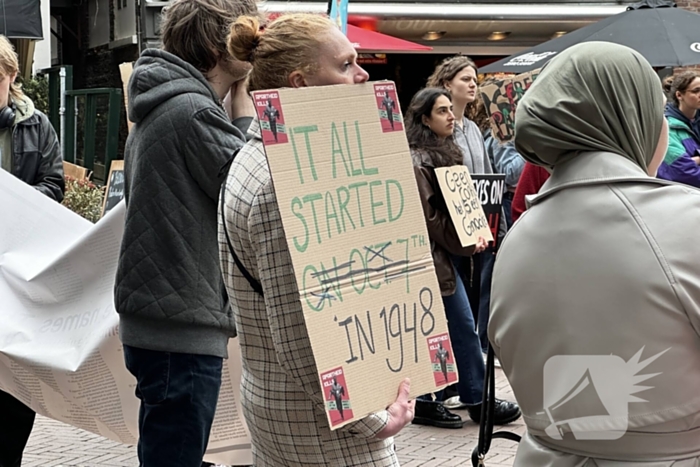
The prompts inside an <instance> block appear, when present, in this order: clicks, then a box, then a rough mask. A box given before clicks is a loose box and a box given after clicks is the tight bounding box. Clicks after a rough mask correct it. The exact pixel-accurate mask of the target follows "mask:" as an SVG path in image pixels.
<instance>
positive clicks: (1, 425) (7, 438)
mask: <svg viewBox="0 0 700 467" xmlns="http://www.w3.org/2000/svg"><path fill="white" fill-rule="evenodd" d="M35 417H36V413H35V412H34V411H33V410H32V409H30V408H29V407H27V406H26V405H24V404H23V403H21V402H20V401H18V400H17V399H15V398H14V397H13V396H11V395H9V394H8V393H6V392H3V391H0V467H19V466H20V465H22V452H23V451H24V447H25V446H26V445H27V440H28V439H29V435H30V434H31V433H32V427H33V426H34V418H35Z"/></svg>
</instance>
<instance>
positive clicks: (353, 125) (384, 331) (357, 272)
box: [253, 82, 457, 429]
mask: <svg viewBox="0 0 700 467" xmlns="http://www.w3.org/2000/svg"><path fill="white" fill-rule="evenodd" d="M393 86H394V85H393V83H390V82H380V83H366V84H358V85H343V86H324V87H314V88H301V89H280V90H268V91H258V92H254V93H253V97H254V100H255V102H256V108H257V110H258V118H259V120H260V121H261V122H269V115H270V112H267V110H266V109H268V108H270V107H274V108H275V109H276V113H275V115H276V116H275V118H276V119H277V121H278V122H279V121H283V122H284V131H283V132H282V131H281V130H280V128H279V126H278V128H277V133H278V134H277V139H275V137H274V133H273V131H272V126H270V127H269V130H266V129H263V141H264V144H265V150H266V152H267V158H268V163H269V166H270V172H271V174H272V179H273V183H274V186H275V193H276V196H277V201H278V203H279V208H280V212H281V215H282V222H283V225H284V230H285V236H286V238H287V242H288V245H289V251H290V254H291V258H292V263H293V266H294V273H295V276H296V280H297V285H298V288H299V294H300V297H299V298H300V300H301V305H302V308H303V311H304V317H305V322H306V327H307V329H308V334H309V339H310V341H311V345H312V347H313V350H314V358H315V361H316V366H317V368H318V372H319V384H320V385H321V386H320V387H321V388H322V390H323V394H324V398H325V402H326V414H327V417H328V421H329V424H330V426H331V428H332V429H336V428H338V427H341V426H343V425H345V424H347V423H349V422H351V421H353V420H359V419H361V418H363V417H365V416H366V415H368V414H370V413H372V412H376V411H379V410H383V409H384V408H386V407H387V406H388V405H389V404H390V403H392V402H393V401H394V400H395V399H396V393H397V389H398V387H399V384H400V382H401V381H402V380H403V378H405V377H409V378H411V394H412V397H415V396H418V395H420V394H426V393H430V392H434V391H437V390H440V389H442V388H444V387H445V386H446V384H447V383H446V381H445V380H444V379H443V378H442V377H441V378H440V379H438V378H436V377H435V376H434V373H435V371H434V367H433V365H434V363H433V355H434V353H435V352H436V351H437V349H438V344H440V345H441V347H442V348H443V349H444V350H445V351H446V352H448V354H449V355H450V356H452V353H453V352H452V346H451V344H450V340H449V334H447V332H448V331H447V323H446V321H445V314H444V309H443V307H442V300H441V295H440V288H439V285H438V282H437V277H436V275H435V268H434V265H433V260H432V255H431V252H430V240H429V238H428V232H427V229H426V226H425V219H424V216H423V210H422V208H421V204H420V199H419V196H418V189H417V185H416V180H415V176H414V172H413V164H412V162H411V157H410V154H409V150H408V144H407V141H406V135H405V133H404V131H403V124H402V121H401V120H400V118H399V119H395V118H393V116H392V120H389V119H388V111H387V109H386V106H385V107H384V109H383V110H384V111H385V112H386V114H387V118H386V119H384V118H383V114H382V113H381V112H382V108H381V101H380V99H379V97H380V96H379V93H381V96H382V97H386V95H387V94H388V96H389V98H391V99H394V97H393V95H392V90H395V88H394V87H393ZM268 103H269V105H268ZM394 103H395V107H393V106H390V107H391V109H392V110H391V112H392V114H393V113H395V114H396V115H398V116H399V117H400V115H401V110H400V108H399V104H398V100H397V99H394ZM261 104H263V105H261ZM266 112H267V113H266ZM277 112H278V115H277ZM391 121H393V122H394V126H393V128H392V126H391V123H390V122H391ZM282 136H284V139H283V138H282ZM436 336H444V337H446V339H444V340H439V341H435V342H433V341H432V340H431V339H434V338H435V337H436ZM452 361H453V360H452ZM452 361H450V363H448V369H449V370H450V371H448V378H447V379H448V381H450V382H452V381H457V373H456V370H454V368H453V367H449V365H450V364H451V362H452ZM441 374H442V373H441Z"/></svg>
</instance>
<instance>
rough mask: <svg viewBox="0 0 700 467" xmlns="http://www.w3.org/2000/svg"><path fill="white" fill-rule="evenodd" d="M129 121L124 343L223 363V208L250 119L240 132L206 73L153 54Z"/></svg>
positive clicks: (227, 329) (121, 279) (226, 331)
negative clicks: (222, 195)
mask: <svg viewBox="0 0 700 467" xmlns="http://www.w3.org/2000/svg"><path fill="white" fill-rule="evenodd" d="M129 118H130V119H131V121H133V122H134V126H133V127H132V129H131V132H130V134H129V137H128V139H127V142H126V149H125V154H124V163H125V167H124V173H125V180H126V184H125V199H126V223H125V228H124V237H123V240H122V246H121V252H120V257H119V266H118V269H117V276H116V284H115V295H114V304H115V307H116V310H117V312H118V313H119V317H120V337H121V340H122V342H123V343H124V344H126V345H130V346H133V347H138V348H145V349H150V350H158V351H164V352H179V353H193V354H200V355H213V356H221V357H223V356H226V346H227V343H228V339H229V337H230V336H233V335H235V325H234V322H233V317H232V314H231V310H230V308H229V306H228V301H227V299H226V293H225V290H224V287H223V281H222V278H221V271H220V268H219V246H218V243H217V219H216V214H217V204H218V195H219V189H220V187H221V183H222V182H223V180H224V178H225V177H226V174H227V172H228V167H229V165H230V164H231V161H232V160H233V156H234V154H235V153H236V151H237V150H238V149H239V148H240V147H241V146H242V145H243V144H244V140H245V132H246V131H247V129H248V126H249V125H250V122H251V120H252V119H251V118H247V119H241V120H242V121H241V122H238V127H237V126H234V125H233V124H232V122H231V121H230V120H229V118H228V116H227V115H226V113H225V112H224V109H223V107H222V105H221V103H220V100H219V97H218V96H217V95H216V93H215V91H214V89H213V88H212V87H211V86H210V85H209V83H208V82H207V80H206V79H205V77H204V76H203V75H202V73H200V72H199V71H197V70H196V69H195V68H194V67H193V66H191V65H190V64H189V63H186V62H185V61H183V60H181V59H180V58H178V57H176V56H175V55H172V54H170V53H168V52H165V51H161V50H155V49H148V50H146V51H144V52H143V54H142V55H141V58H139V60H138V61H137V62H136V65H135V67H134V72H133V74H132V76H131V79H130V81H129Z"/></svg>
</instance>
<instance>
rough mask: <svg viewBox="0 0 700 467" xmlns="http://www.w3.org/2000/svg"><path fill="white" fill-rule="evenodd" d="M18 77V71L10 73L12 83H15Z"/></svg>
mask: <svg viewBox="0 0 700 467" xmlns="http://www.w3.org/2000/svg"><path fill="white" fill-rule="evenodd" d="M16 79H17V72H14V73H12V74H11V75H10V83H14V82H15V80H16Z"/></svg>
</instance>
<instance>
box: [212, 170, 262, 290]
mask: <svg viewBox="0 0 700 467" xmlns="http://www.w3.org/2000/svg"><path fill="white" fill-rule="evenodd" d="M225 192H226V180H224V183H222V184H221V193H220V196H219V209H220V210H221V220H222V221H223V223H224V234H225V235H226V243H227V244H228V251H229V253H231V256H232V257H233V261H234V263H236V266H237V267H238V269H239V270H240V271H241V274H243V277H245V279H246V280H247V281H248V283H249V284H250V286H251V287H252V288H253V290H254V291H255V292H256V293H257V294H258V295H260V296H261V297H263V296H264V295H265V294H263V288H262V285H261V284H260V282H258V280H257V279H256V278H255V277H253V276H252V275H251V274H250V272H248V270H247V269H246V268H245V266H243V263H241V260H240V259H238V255H236V252H235V251H233V245H232V244H231V237H229V235H228V226H227V225H226V213H225V211H224V193H225Z"/></svg>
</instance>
